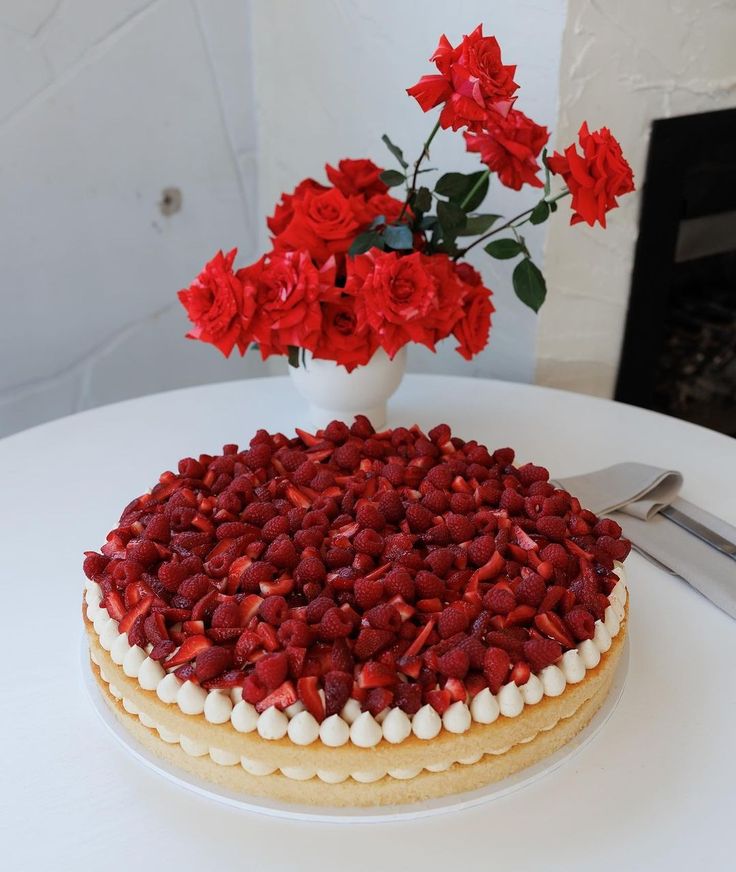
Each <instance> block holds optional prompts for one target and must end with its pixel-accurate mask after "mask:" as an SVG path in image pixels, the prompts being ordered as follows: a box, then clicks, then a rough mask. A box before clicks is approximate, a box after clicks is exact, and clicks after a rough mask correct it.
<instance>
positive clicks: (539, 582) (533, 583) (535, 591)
mask: <svg viewBox="0 0 736 872" xmlns="http://www.w3.org/2000/svg"><path fill="white" fill-rule="evenodd" d="M524 569H526V567H524ZM515 593H516V599H517V601H518V602H520V603H521V604H522V605H525V606H534V607H535V608H536V607H537V606H538V605H539V604H540V603H541V602H542V600H543V599H544V595H545V594H546V593H547V585H546V584H545V583H544V579H543V578H542V576H541V575H539V574H538V573H536V572H531V571H529V572H526V573H525V574H524V575H522V579H521V581H520V582H519V583H518V584H517V585H516V590H515Z"/></svg>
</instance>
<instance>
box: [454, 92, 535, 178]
mask: <svg viewBox="0 0 736 872" xmlns="http://www.w3.org/2000/svg"><path fill="white" fill-rule="evenodd" d="M548 139H549V133H548V132H547V128H546V127H541V126H540V125H539V124H535V123H534V122H533V121H532V119H531V118H527V116H526V115H524V113H523V112H519V111H518V110H516V109H511V111H510V112H509V114H508V115H507V116H506V117H505V118H504V117H503V116H502V115H498V114H492V115H489V116H488V119H487V121H486V129H485V130H484V131H483V132H482V133H476V134H473V133H465V142H466V143H467V147H468V151H477V152H478V153H479V154H480V159H481V160H482V161H483V163H484V164H487V165H488V168H489V169H490V170H492V171H493V172H494V173H497V174H498V177H499V179H500V180H501V183H502V184H504V185H506V187H507V188H513V189H514V190H515V191H518V190H519V189H520V188H521V186H522V185H523V184H524V183H525V182H526V183H527V184H529V185H531V186H532V187H533V188H541V187H542V182H541V181H540V180H539V179H538V178H537V175H536V174H537V172H538V171H539V168H540V167H539V164H538V163H537V160H536V158H537V157H538V155H539V152H540V151H541V150H542V148H543V147H544V144H545V143H546V142H547V140H548Z"/></svg>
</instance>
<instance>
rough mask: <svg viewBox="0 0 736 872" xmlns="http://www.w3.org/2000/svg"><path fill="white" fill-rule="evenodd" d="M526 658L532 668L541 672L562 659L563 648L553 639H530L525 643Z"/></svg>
mask: <svg viewBox="0 0 736 872" xmlns="http://www.w3.org/2000/svg"><path fill="white" fill-rule="evenodd" d="M524 657H525V658H526V659H527V660H528V661H529V665H530V666H531V668H532V669H533V670H534V671H535V672H539V671H540V669H544V668H545V667H546V666H551V665H552V664H553V663H554V662H555V661H557V660H559V659H560V657H562V647H561V646H560V643H559V642H555V641H554V640H552V639H529V641H528V642H524Z"/></svg>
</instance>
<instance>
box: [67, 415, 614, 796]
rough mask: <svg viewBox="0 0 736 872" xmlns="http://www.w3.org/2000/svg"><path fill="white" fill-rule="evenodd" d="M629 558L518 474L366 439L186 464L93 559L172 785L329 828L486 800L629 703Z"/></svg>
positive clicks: (434, 439)
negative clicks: (377, 811) (618, 685)
mask: <svg viewBox="0 0 736 872" xmlns="http://www.w3.org/2000/svg"><path fill="white" fill-rule="evenodd" d="M629 550H630V544H629V543H628V542H627V541H626V540H625V539H623V538H622V536H621V529H620V527H619V526H618V524H616V523H615V521H613V520H610V519H605V518H604V519H600V518H598V517H596V516H595V515H594V514H593V513H592V512H590V511H588V510H586V509H585V508H584V507H582V506H581V505H580V503H579V501H578V500H577V499H576V498H575V497H574V496H572V495H570V494H569V493H567V492H565V491H562V490H560V489H558V488H555V487H554V486H553V485H552V484H551V483H550V482H549V473H548V471H547V470H546V469H545V468H543V467H541V466H536V465H534V464H532V463H523V464H517V465H515V457H514V452H513V451H512V450H511V449H509V448H501V449H498V450H496V451H493V452H490V451H489V450H487V449H486V448H485V447H484V446H483V445H480V444H479V443H478V442H476V441H463V440H462V439H460V438H458V437H456V436H452V435H451V432H450V428H449V427H448V426H447V425H445V424H440V425H438V426H437V427H435V428H433V429H432V430H430V431H429V433H427V434H425V433H423V432H422V431H421V430H420V428H419V427H417V426H413V427H410V428H404V427H398V428H396V429H393V430H386V431H384V432H381V433H376V432H375V431H374V429H373V427H372V426H371V424H370V422H369V421H368V420H367V419H366V418H364V417H362V416H358V417H357V418H356V419H355V421H354V423H353V424H352V426H348V425H347V424H345V423H341V422H338V421H333V422H332V423H331V424H329V426H327V427H326V428H325V429H324V430H319V431H317V432H316V433H315V434H311V433H307V432H304V431H302V430H297V431H296V434H295V436H294V437H292V438H287V437H286V436H285V435H283V434H280V433H277V434H274V435H271V434H269V433H267V432H266V431H264V430H259V431H258V432H257V433H256V434H255V436H254V437H253V438H252V439H251V440H250V445H249V447H248V448H247V449H242V450H241V449H239V448H238V446H236V445H225V446H224V448H223V451H222V454H219V455H215V456H212V455H200V456H199V457H198V458H193V457H190V458H185V459H183V460H181V461H180V462H179V465H178V472H176V473H174V472H170V471H169V472H164V473H163V474H162V475H161V476H160V479H159V481H158V483H157V484H155V486H154V487H153V488H152V490H151V491H150V492H148V493H145V494H143V495H142V496H139V497H137V498H136V499H134V500H133V501H132V502H131V503H130V504H129V505H128V506H127V507H126V508H125V509H124V511H123V513H122V516H121V518H120V521H119V523H118V525H117V526H116V527H115V529H113V530H112V531H111V532H110V533H109V534H108V536H107V541H106V542H105V544H104V545H103V546H102V548H101V551H100V552H93V551H89V552H86V555H85V560H84V572H85V574H86V576H87V582H86V592H85V605H84V621H85V626H86V630H87V634H88V637H89V650H90V667H91V669H92V673H93V675H94V678H95V680H96V682H97V684H98V685H99V689H100V693H101V695H102V698H103V699H104V700H105V702H106V703H107V705H109V707H110V709H111V710H112V712H113V713H114V715H115V716H116V717H117V719H118V720H119V722H120V723H121V724H122V725H123V727H124V728H125V729H126V730H127V731H128V732H129V733H130V734H131V736H132V737H133V738H134V739H135V740H136V741H137V742H139V743H140V744H142V745H143V746H145V747H146V748H147V749H148V750H149V751H151V752H153V753H154V754H155V755H157V756H158V757H160V758H161V759H163V760H165V761H167V762H168V763H169V764H174V765H175V766H177V767H179V768H181V769H183V770H186V771H187V772H189V773H193V774H195V775H197V776H199V777H201V778H202V779H205V780H206V781H209V782H214V783H216V784H219V785H223V786H226V787H228V788H230V789H231V790H235V791H238V792H240V793H242V794H243V795H247V796H265V797H269V798H273V799H278V800H281V801H286V802H294V803H302V804H304V803H307V804H312V805H327V806H370V805H385V804H396V803H406V802H414V801H419V800H423V799H428V798H431V797H438V796H443V795H448V794H452V793H459V792H463V791H466V790H471V789H474V788H478V787H481V786H483V785H486V784H489V783H491V782H493V781H497V780H500V779H503V778H505V777H506V776H508V775H511V774H512V773H515V772H517V771H519V770H520V769H522V768H524V767H527V766H530V765H532V764H534V763H536V762H538V761H540V760H542V759H543V758H544V757H546V756H548V755H550V754H552V753H553V752H555V751H556V750H557V749H559V748H560V747H562V746H563V745H564V744H565V743H567V742H569V741H570V740H571V739H572V738H573V737H574V736H575V735H576V734H577V733H578V732H579V731H580V730H581V729H582V728H583V727H584V726H585V725H586V724H587V723H588V722H589V721H590V719H591V718H592V717H593V715H594V714H595V712H596V711H597V710H598V708H599V707H600V705H601V704H602V702H603V701H604V700H605V698H606V695H607V694H608V692H609V689H610V687H611V683H612V680H613V676H614V673H615V670H616V665H617V663H618V660H619V657H620V655H621V652H622V649H623V645H624V639H625V634H626V618H627V592H626V586H625V578H624V573H623V566H622V563H621V561H623V560H624V559H625V558H626V556H627V555H628V552H629Z"/></svg>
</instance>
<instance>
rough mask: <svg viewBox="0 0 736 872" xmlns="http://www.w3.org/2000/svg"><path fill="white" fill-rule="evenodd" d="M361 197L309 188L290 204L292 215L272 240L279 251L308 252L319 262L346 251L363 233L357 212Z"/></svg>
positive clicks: (334, 189)
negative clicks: (359, 234)
mask: <svg viewBox="0 0 736 872" xmlns="http://www.w3.org/2000/svg"><path fill="white" fill-rule="evenodd" d="M362 202H363V201H362V198H358V197H350V198H348V197H346V196H345V195H344V194H343V193H342V192H340V191H338V189H337V188H328V189H327V190H324V191H320V190H307V191H305V193H304V196H303V197H302V198H301V199H299V200H294V201H293V202H292V203H291V207H292V209H293V215H292V218H291V220H290V221H289V223H288V224H287V226H286V227H285V228H284V230H282V231H281V233H279V234H278V235H277V236H276V237H275V238H274V240H273V245H274V248H275V249H276V250H282V251H283V250H286V251H297V250H302V251H308V252H309V253H310V255H311V256H312V259H313V260H314V261H315V262H316V263H317V264H320V265H321V264H323V263H325V261H327V260H328V258H329V257H330V256H331V255H333V254H345V253H346V252H347V250H348V249H349V248H350V245H351V243H352V241H353V239H355V237H356V236H357V234H358V233H359V232H360V229H361V226H360V222H359V219H358V217H356V211H359V209H360V208H361V207H362Z"/></svg>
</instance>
